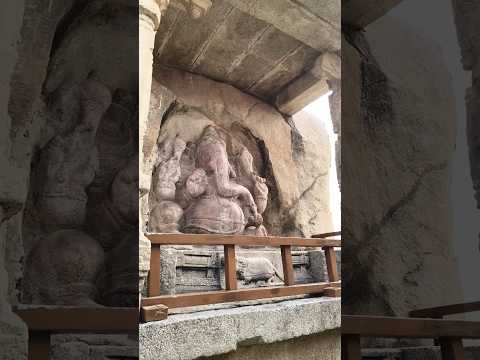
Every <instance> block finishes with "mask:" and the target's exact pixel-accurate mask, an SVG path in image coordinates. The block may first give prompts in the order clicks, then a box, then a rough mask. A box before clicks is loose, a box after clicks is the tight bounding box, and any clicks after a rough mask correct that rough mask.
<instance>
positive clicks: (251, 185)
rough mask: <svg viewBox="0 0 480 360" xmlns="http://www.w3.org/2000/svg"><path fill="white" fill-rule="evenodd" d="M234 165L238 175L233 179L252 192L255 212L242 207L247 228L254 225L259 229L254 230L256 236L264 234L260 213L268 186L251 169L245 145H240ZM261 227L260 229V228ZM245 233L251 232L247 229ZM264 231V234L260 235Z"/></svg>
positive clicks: (265, 203)
mask: <svg viewBox="0 0 480 360" xmlns="http://www.w3.org/2000/svg"><path fill="white" fill-rule="evenodd" d="M236 165H237V169H238V174H239V176H238V177H237V178H236V179H235V181H236V182H238V183H239V184H242V185H244V186H245V187H246V188H248V189H249V191H250V192H251V193H252V194H253V198H254V200H255V204H256V208H257V214H254V213H252V212H251V211H250V209H249V208H246V209H244V210H243V211H244V214H245V216H246V218H247V229H248V228H250V227H255V228H257V229H259V230H258V231H256V232H255V235H257V236H266V230H265V227H263V225H262V223H263V218H262V216H261V214H262V213H263V212H264V211H265V209H266V207H267V200H268V187H267V185H266V181H265V179H264V178H262V177H260V176H258V175H257V174H256V173H255V171H254V169H253V157H252V155H251V154H250V152H249V151H248V150H247V148H246V147H244V146H242V147H241V150H240V152H239V153H238V154H237V156H236ZM260 227H262V229H260ZM247 229H246V231H245V233H249V234H251V233H252V231H251V230H248V231H247ZM263 233H265V235H261V234H263Z"/></svg>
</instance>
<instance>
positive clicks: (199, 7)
mask: <svg viewBox="0 0 480 360" xmlns="http://www.w3.org/2000/svg"><path fill="white" fill-rule="evenodd" d="M170 6H173V7H175V8H177V9H179V10H182V11H185V12H186V13H187V14H188V15H189V16H191V17H192V18H194V19H198V18H199V17H202V16H204V15H205V14H206V13H207V11H208V10H209V9H210V7H211V6H212V2H211V1H210V0H172V1H171V2H170Z"/></svg>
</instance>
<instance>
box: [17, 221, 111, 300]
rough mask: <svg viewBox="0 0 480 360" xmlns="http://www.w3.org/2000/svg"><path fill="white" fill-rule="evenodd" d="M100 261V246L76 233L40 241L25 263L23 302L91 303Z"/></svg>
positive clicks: (57, 233) (63, 232) (66, 232)
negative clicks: (24, 300)
mask: <svg viewBox="0 0 480 360" xmlns="http://www.w3.org/2000/svg"><path fill="white" fill-rule="evenodd" d="M103 262H104V252H103V249H102V247H101V246H100V244H99V243H98V242H97V241H96V240H95V239H94V238H92V237H91V236H88V235H87V234H85V233H84V232H82V231H79V230H59V231H55V232H53V233H51V234H49V235H48V236H46V237H45V238H43V239H40V240H39V241H38V243H37V245H36V246H35V247H34V248H33V250H32V252H31V254H30V256H29V257H28V260H27V264H26V274H25V280H26V288H25V294H24V296H25V299H26V300H28V302H29V303H31V304H57V305H90V304H95V302H94V299H95V297H96V292H97V291H96V286H95V281H96V278H97V275H98V272H99V271H100V269H101V267H102V265H103Z"/></svg>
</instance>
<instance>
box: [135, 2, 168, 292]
mask: <svg viewBox="0 0 480 360" xmlns="http://www.w3.org/2000/svg"><path fill="white" fill-rule="evenodd" d="M168 3H169V0H139V8H138V12H139V54H138V67H139V85H138V87H139V88H138V97H139V99H138V100H139V114H138V117H139V119H138V120H139V126H138V135H139V141H138V147H139V149H138V156H139V244H138V245H139V263H138V265H139V271H140V274H139V276H140V284H139V289H140V290H141V289H142V287H143V283H144V281H145V278H146V274H147V272H148V269H149V267H150V242H149V241H148V239H146V238H145V236H144V235H143V233H144V230H145V229H144V227H145V218H144V213H145V210H146V209H145V208H146V206H147V199H146V198H147V196H148V191H149V189H150V176H149V175H150V174H146V173H145V171H144V170H145V164H144V158H145V155H144V153H143V138H144V136H145V131H146V130H147V121H148V112H149V107H150V92H151V87H152V67H153V48H154V45H155V34H156V33H157V30H158V27H159V25H160V20H161V17H162V11H164V10H165V9H166V7H167V6H168Z"/></svg>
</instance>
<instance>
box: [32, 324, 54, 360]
mask: <svg viewBox="0 0 480 360" xmlns="http://www.w3.org/2000/svg"><path fill="white" fill-rule="evenodd" d="M49 358H50V333H49V332H47V331H30V332H29V333H28V360H48V359H49Z"/></svg>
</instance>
